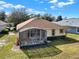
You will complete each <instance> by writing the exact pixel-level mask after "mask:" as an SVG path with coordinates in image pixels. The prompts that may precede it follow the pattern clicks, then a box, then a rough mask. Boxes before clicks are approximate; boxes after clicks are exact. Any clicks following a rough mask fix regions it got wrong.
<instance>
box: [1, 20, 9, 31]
mask: <svg viewBox="0 0 79 59" xmlns="http://www.w3.org/2000/svg"><path fill="white" fill-rule="evenodd" d="M7 25H8V24H7V23H6V22H3V21H1V20H0V32H1V31H2V30H3V29H5V28H6V27H7Z"/></svg>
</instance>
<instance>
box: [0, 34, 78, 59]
mask: <svg viewBox="0 0 79 59" xmlns="http://www.w3.org/2000/svg"><path fill="white" fill-rule="evenodd" d="M1 40H8V42H7V43H6V44H5V45H4V46H0V59H79V51H78V50H79V35H77V34H67V37H66V38H64V39H59V38H57V39H51V40H52V42H51V43H50V44H46V45H40V46H33V47H25V48H23V49H19V50H18V51H13V50H12V48H13V45H14V44H15V42H16V35H8V34H6V35H0V41H1Z"/></svg>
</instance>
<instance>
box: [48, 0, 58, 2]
mask: <svg viewBox="0 0 79 59" xmlns="http://www.w3.org/2000/svg"><path fill="white" fill-rule="evenodd" d="M57 2H58V0H50V1H49V2H48V3H57Z"/></svg>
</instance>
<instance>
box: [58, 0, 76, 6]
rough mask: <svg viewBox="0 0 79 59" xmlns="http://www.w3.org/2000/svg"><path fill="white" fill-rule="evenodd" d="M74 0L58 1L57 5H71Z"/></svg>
mask: <svg viewBox="0 0 79 59" xmlns="http://www.w3.org/2000/svg"><path fill="white" fill-rule="evenodd" d="M74 3H75V2H74V0H69V2H59V3H58V7H63V6H67V5H72V4H74Z"/></svg>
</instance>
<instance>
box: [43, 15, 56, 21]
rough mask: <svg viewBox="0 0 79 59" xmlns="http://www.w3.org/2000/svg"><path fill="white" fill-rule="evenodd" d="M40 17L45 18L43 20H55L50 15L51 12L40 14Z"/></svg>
mask: <svg viewBox="0 0 79 59" xmlns="http://www.w3.org/2000/svg"><path fill="white" fill-rule="evenodd" d="M42 18H43V19H45V20H48V21H54V20H55V17H54V16H52V15H51V14H44V15H43V16H42Z"/></svg>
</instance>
